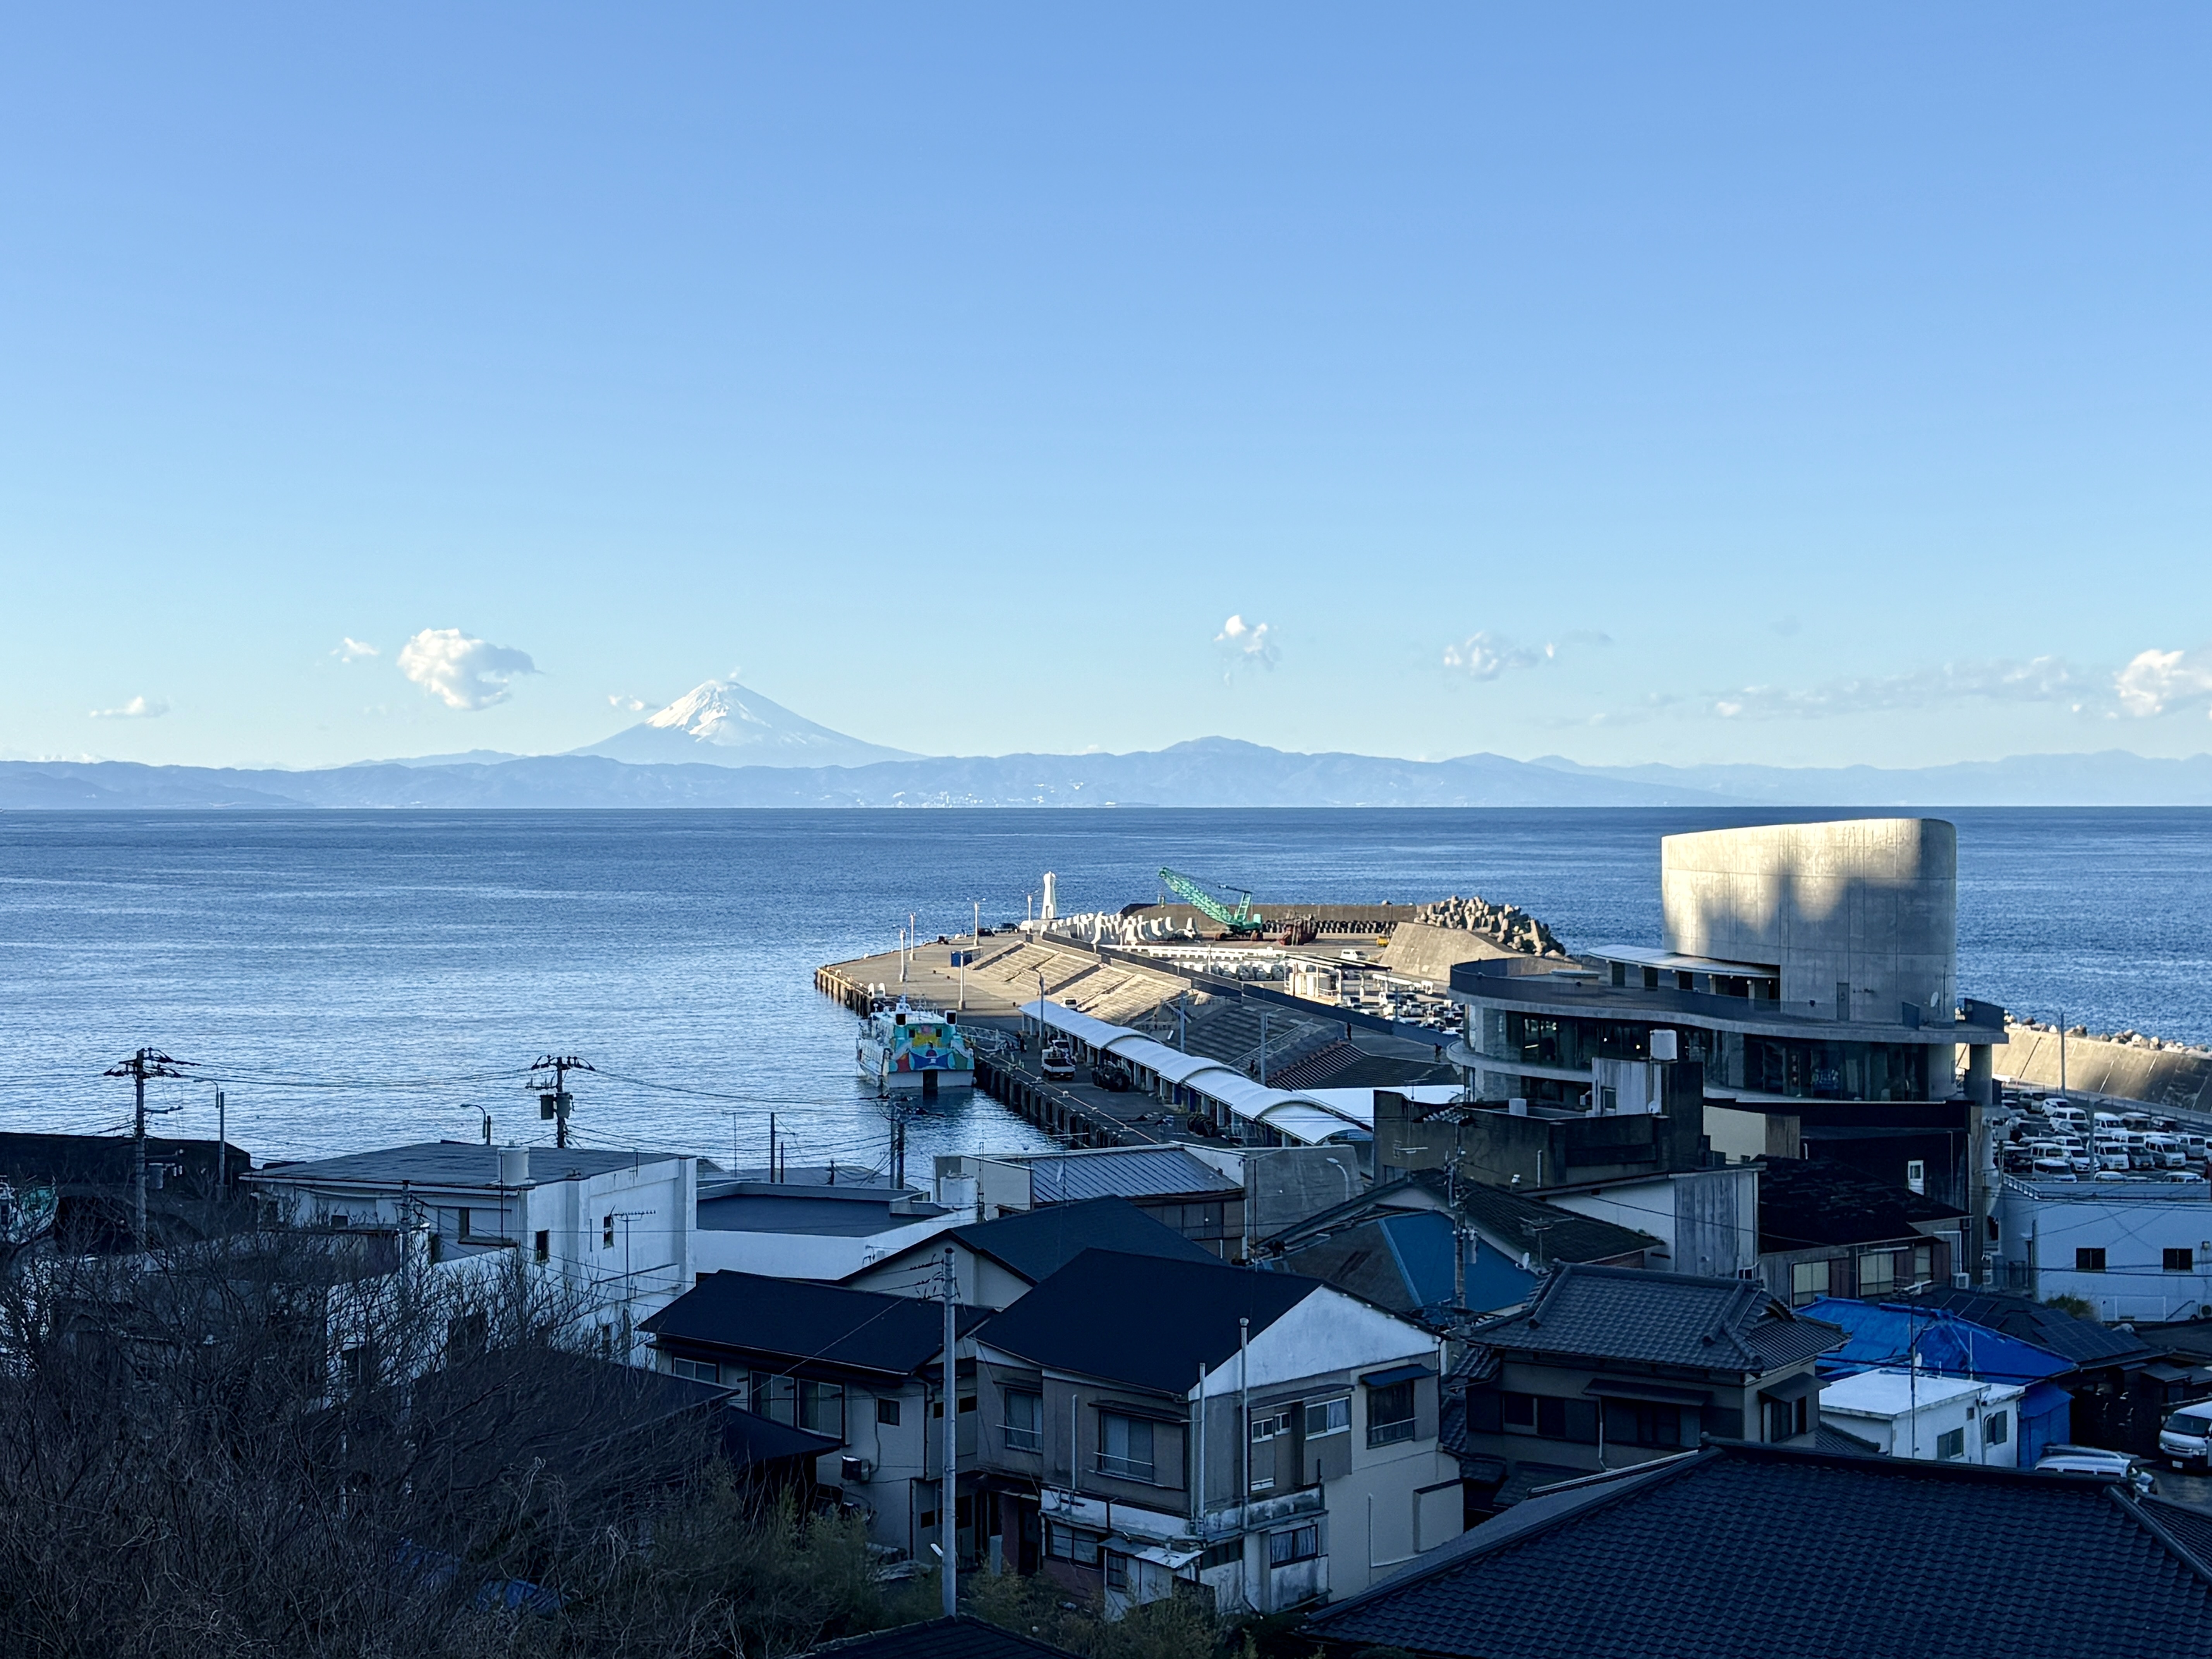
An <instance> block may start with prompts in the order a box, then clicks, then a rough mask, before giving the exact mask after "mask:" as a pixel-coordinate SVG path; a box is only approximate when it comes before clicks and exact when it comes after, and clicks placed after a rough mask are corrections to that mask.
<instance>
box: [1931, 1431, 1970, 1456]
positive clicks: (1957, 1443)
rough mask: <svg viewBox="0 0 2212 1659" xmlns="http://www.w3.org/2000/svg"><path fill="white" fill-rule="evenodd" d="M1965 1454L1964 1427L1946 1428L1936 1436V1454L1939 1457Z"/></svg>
mask: <svg viewBox="0 0 2212 1659" xmlns="http://www.w3.org/2000/svg"><path fill="white" fill-rule="evenodd" d="M1965 1455H1966V1431H1965V1430H1964V1429H1946V1430H1944V1431H1943V1432H1942V1433H1941V1434H1939V1435H1937V1436H1936V1456H1938V1457H1939V1458H1941V1457H1964V1456H1965Z"/></svg>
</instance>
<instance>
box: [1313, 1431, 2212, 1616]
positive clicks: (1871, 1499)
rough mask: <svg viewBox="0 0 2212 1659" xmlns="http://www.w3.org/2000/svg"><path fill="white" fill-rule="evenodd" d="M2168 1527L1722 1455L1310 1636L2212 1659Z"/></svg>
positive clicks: (2080, 1499) (2080, 1480)
mask: <svg viewBox="0 0 2212 1659" xmlns="http://www.w3.org/2000/svg"><path fill="white" fill-rule="evenodd" d="M2174 1508H2175V1506H2172V1505H2168V1504H2160V1503H2158V1502H2157V1501H2156V1500H2154V1499H2148V1500H2147V1499H2142V1498H2136V1496H2135V1495H2134V1494H2133V1493H2132V1492H2130V1491H2129V1490H2128V1489H2127V1488H2126V1487H2125V1486H2124V1484H2121V1483H2118V1482H2108V1481H2103V1480H2094V1479H2091V1478H2087V1477H2057V1476H2051V1475H2037V1474H2022V1473H2018V1472H2015V1471H2013V1470H2009V1469H1984V1468H1973V1467H1969V1466H1964V1465H1955V1464H1939V1463H1933V1462H1927V1461H1924V1460H1911V1459H1904V1458H1887V1457H1838V1456H1832V1455H1825V1454H1822V1453H1820V1452H1803V1451H1790V1450H1785V1449H1781V1448H1778V1447H1766V1446H1757V1447H1754V1446H1746V1445H1738V1444H1729V1443H1723V1444H1716V1445H1711V1446H1708V1447H1707V1448H1706V1449H1704V1450H1703V1451H1700V1452H1698V1453H1696V1454H1693V1455H1690V1456H1687V1457H1683V1458H1678V1459H1672V1460H1668V1461H1667V1462H1662V1463H1661V1464H1659V1465H1657V1466H1656V1467H1653V1468H1647V1469H1644V1470H1639V1471H1634V1472H1632V1473H1630V1474H1627V1475H1626V1476H1624V1477H1622V1478H1620V1479H1618V1480H1600V1481H1597V1482H1595V1483H1593V1484H1590V1485H1587V1486H1574V1487H1570V1488H1568V1489H1567V1490H1565V1491H1562V1492H1551V1493H1547V1494H1545V1495H1543V1496H1541V1497H1536V1498H1529V1499H1528V1501H1526V1502H1525V1503H1522V1504H1518V1505H1516V1507H1515V1508H1514V1509H1512V1510H1509V1511H1508V1512H1507V1513H1506V1514H1505V1515H1504V1516H1501V1517H1500V1518H1499V1519H1498V1520H1496V1521H1492V1522H1486V1524H1484V1525H1482V1526H1480V1527H1477V1528H1474V1530H1473V1531H1471V1532H1468V1533H1466V1534H1462V1536H1461V1537H1459V1538H1458V1539H1455V1541H1452V1542H1451V1543H1449V1544H1446V1545H1444V1546H1443V1547H1442V1548H1440V1549H1436V1550H1432V1551H1431V1552H1430V1553H1428V1554H1426V1555H1425V1556H1423V1557H1421V1558H1420V1559H1418V1560H1417V1561H1415V1562H1414V1563H1413V1565H1410V1566H1408V1567H1407V1568H1406V1569H1404V1570H1403V1571H1401V1572H1399V1573H1397V1574H1395V1576H1393V1577H1390V1578H1389V1579H1386V1580H1385V1581H1384V1582H1383V1583H1381V1584H1378V1585H1376V1587H1374V1588H1373V1589H1369V1590H1366V1591H1364V1592H1363V1593H1361V1594H1359V1595H1354V1596H1352V1597H1350V1598H1349V1599H1347V1600H1346V1601H1340V1602H1339V1603H1337V1604H1336V1605H1335V1606H1334V1607H1328V1608H1325V1609H1323V1610H1322V1612H1320V1613H1316V1615H1314V1617H1313V1618H1312V1619H1311V1620H1310V1621H1309V1625H1308V1629H1309V1630H1310V1632H1311V1633H1312V1634H1313V1635H1314V1636H1316V1637H1318V1638H1322V1640H1324V1641H1327V1642H1328V1643H1330V1644H1332V1645H1333V1646H1334V1648H1335V1649H1336V1650H1339V1651H1346V1652H1348V1651H1352V1650H1356V1649H1358V1648H1363V1647H1395V1648H1402V1649H1405V1650H1407V1651H1409V1652H1412V1653H1414V1654H1419V1655H1437V1656H1448V1659H1539V1656H1541V1659H1556V1656H1563V1655H1570V1654H1571V1655H1574V1656H1576V1659H1770V1656H1773V1655H1778V1654H1790V1655H1802V1656H1808V1659H1887V1656H1892V1655H1895V1656H1899V1659H1906V1656H1910V1659H1923V1656H1925V1655H1928V1654H1931V1653H1942V1654H1960V1655H1971V1656H1978V1659H1980V1656H1987V1659H1996V1656H2005V1659H2078V1656H2080V1655H2082V1654H2090V1653H2093V1654H2096V1655H2099V1656H2100V1659H2169V1656H2179V1655H2185V1654H2188V1655H2196V1654H2203V1653H2207V1652H2212V1563H2208V1562H2207V1561H2206V1560H2205V1559H2203V1557H2202V1556H2201V1555H2199V1554H2198V1553H2197V1551H2196V1549H2195V1548H2194V1547H2192V1545H2191V1542H2190V1541H2187V1540H2185V1539H2184V1538H2183V1536H2182V1534H2181V1531H2180V1529H2179V1528H2177V1527H2175V1526H2173V1525H2172V1524H2171V1522H2172V1519H2173V1511H2174ZM2184 1524H2186V1522H2184ZM1599 1587H1601V1589H1602V1593H1601V1594H1596V1593H1593V1592H1594V1589H1597V1588H1599Z"/></svg>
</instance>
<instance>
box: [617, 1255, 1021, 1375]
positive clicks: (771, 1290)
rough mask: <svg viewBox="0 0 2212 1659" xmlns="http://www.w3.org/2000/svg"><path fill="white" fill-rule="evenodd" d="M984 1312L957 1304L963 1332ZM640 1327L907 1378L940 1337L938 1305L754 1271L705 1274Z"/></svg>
mask: <svg viewBox="0 0 2212 1659" xmlns="http://www.w3.org/2000/svg"><path fill="white" fill-rule="evenodd" d="M982 1316H983V1314H982V1310H979V1309H972V1308H963V1309H961V1310H959V1314H958V1319H959V1326H960V1329H961V1331H962V1332H963V1333H965V1332H966V1331H968V1330H969V1329H971V1328H973V1327H974V1326H975V1324H976V1323H977V1322H979V1321H980V1320H981V1318H982ZM641 1328H642V1329H644V1330H645V1331H647V1333H649V1334H651V1335H653V1337H655V1338H656V1339H658V1340H659V1342H660V1344H661V1345H662V1346H666V1347H670V1348H672V1349H682V1350H690V1351H692V1352H708V1353H713V1352H733V1353H737V1354H741V1355H744V1356H747V1357H749V1358H750V1357H758V1358H768V1359H771V1360H775V1361H777V1362H781V1363H783V1364H789V1365H791V1366H793V1367H794V1368H796V1367H799V1366H801V1365H814V1366H820V1367H825V1368H829V1369H831V1370H862V1371H872V1372H874V1373H876V1374H878V1375H879V1376H890V1377H897V1378H905V1377H908V1376H913V1375H914V1374H915V1372H916V1371H920V1370H927V1369H932V1368H933V1367H934V1366H935V1365H936V1364H938V1362H939V1360H940V1358H941V1357H942V1355H943V1352H944V1343H945V1312H944V1304H942V1303H939V1302H925V1301H921V1300H919V1299H918V1298H916V1297H908V1296H881V1295H878V1294H877V1293H876V1292H875V1291H848V1290H846V1289H844V1288H842V1286H839V1285H817V1284H813V1283H811V1282H809V1281H807V1280H805V1279H769V1278H766V1277H764V1276H763V1275H761V1274H759V1273H708V1274H707V1275H705V1276H704V1277H703V1278H702V1279H700V1280H699V1282H698V1283H697V1284H696V1285H693V1286H692V1287H691V1289H690V1290H688V1291H684V1294H683V1295H681V1296H679V1297H677V1298H676V1300H675V1301H673V1302H671V1303H670V1304H668V1305H667V1306H666V1307H665V1308H663V1309H662V1310H660V1311H659V1313H657V1314H654V1315H653V1316H652V1317H651V1318H650V1319H647V1320H645V1321H643V1322H642V1325H641Z"/></svg>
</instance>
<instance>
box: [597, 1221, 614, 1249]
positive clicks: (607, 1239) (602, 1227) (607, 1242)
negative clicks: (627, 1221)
mask: <svg viewBox="0 0 2212 1659" xmlns="http://www.w3.org/2000/svg"><path fill="white" fill-rule="evenodd" d="M614 1247H615V1218H613V1217H612V1216H611V1215H608V1216H601V1217H600V1218H599V1248H600V1249H603V1250H611V1249H614Z"/></svg>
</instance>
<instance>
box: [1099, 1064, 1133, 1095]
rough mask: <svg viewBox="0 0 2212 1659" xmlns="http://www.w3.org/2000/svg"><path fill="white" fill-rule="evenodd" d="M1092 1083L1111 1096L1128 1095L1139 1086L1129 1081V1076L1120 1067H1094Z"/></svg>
mask: <svg viewBox="0 0 2212 1659" xmlns="http://www.w3.org/2000/svg"><path fill="white" fill-rule="evenodd" d="M1091 1083H1092V1085H1094V1086H1095V1087H1097V1088H1100V1089H1103V1090H1105V1091H1107V1092H1108V1093H1109V1094H1116V1095H1126V1094H1127V1093H1128V1092H1129V1091H1130V1090H1132V1089H1133V1088H1135V1087H1136V1086H1137V1085H1135V1084H1134V1083H1132V1082H1131V1081H1130V1080H1129V1074H1128V1073H1127V1072H1125V1071H1123V1070H1122V1069H1121V1067H1120V1066H1092V1067H1091Z"/></svg>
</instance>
